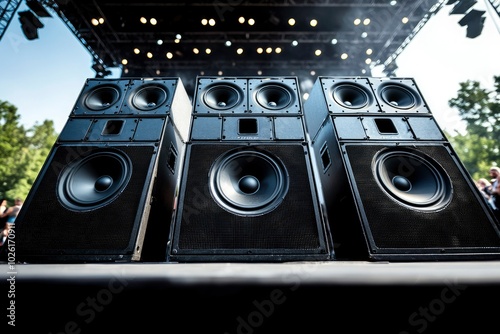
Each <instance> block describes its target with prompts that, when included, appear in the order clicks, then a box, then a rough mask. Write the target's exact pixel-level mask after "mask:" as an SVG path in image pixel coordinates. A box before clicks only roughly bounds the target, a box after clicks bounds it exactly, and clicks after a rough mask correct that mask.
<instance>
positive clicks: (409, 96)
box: [379, 84, 419, 109]
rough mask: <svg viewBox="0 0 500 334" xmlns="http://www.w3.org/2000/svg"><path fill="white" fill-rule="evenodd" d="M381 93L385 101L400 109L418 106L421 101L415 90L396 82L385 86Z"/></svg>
mask: <svg viewBox="0 0 500 334" xmlns="http://www.w3.org/2000/svg"><path fill="white" fill-rule="evenodd" d="M379 95H380V98H381V99H382V100H383V101H384V102H385V103H387V104H389V105H391V106H392V107H395V108H398V109H412V108H414V107H416V106H417V103H418V101H419V99H418V95H416V94H415V93H414V92H413V91H411V90H409V89H407V88H405V87H403V86H400V85H394V84H388V85H385V86H383V88H382V89H381V90H380V93H379Z"/></svg>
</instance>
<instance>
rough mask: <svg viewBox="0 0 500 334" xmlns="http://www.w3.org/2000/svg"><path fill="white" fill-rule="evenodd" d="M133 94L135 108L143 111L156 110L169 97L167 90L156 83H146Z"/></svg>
mask: <svg viewBox="0 0 500 334" xmlns="http://www.w3.org/2000/svg"><path fill="white" fill-rule="evenodd" d="M131 95H132V99H131V103H132V105H133V106H134V108H136V109H138V110H142V111H150V110H154V109H156V108H158V107H160V106H161V105H162V104H164V103H165V101H166V100H167V98H168V93H167V91H166V90H165V89H163V88H162V87H161V86H158V85H154V84H150V85H144V86H142V87H140V88H139V89H137V91H134V92H132V94H131Z"/></svg>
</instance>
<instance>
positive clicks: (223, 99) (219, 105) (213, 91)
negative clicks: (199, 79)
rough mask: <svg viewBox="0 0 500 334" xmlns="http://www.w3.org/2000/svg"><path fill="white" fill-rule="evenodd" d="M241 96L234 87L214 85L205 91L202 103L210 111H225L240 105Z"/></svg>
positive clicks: (238, 90)
mask: <svg viewBox="0 0 500 334" xmlns="http://www.w3.org/2000/svg"><path fill="white" fill-rule="evenodd" d="M242 96H243V93H242V92H241V91H240V89H238V88H236V87H233V86H230V85H221V84H216V85H214V86H212V87H210V88H208V89H207V90H206V92H205V94H204V96H203V101H204V102H205V104H206V105H207V106H209V107H210V108H212V109H217V110H227V109H231V108H234V107H235V106H237V105H238V104H240V103H241V102H242V100H243V99H242Z"/></svg>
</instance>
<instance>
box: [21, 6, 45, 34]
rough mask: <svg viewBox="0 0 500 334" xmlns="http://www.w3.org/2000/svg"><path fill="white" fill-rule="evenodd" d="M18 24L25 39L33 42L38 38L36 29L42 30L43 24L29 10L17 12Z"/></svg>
mask: <svg viewBox="0 0 500 334" xmlns="http://www.w3.org/2000/svg"><path fill="white" fill-rule="evenodd" d="M19 22H21V29H22V30H23V33H24V35H25V36H26V38H27V39H29V40H34V39H37V38H38V29H39V28H43V23H42V22H40V20H39V19H38V17H36V16H35V14H33V12H31V11H29V10H27V11H23V12H19Z"/></svg>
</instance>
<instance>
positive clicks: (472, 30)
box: [458, 9, 486, 38]
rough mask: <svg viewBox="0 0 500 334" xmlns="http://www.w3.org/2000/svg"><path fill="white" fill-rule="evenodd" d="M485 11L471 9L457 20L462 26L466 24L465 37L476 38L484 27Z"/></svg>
mask: <svg viewBox="0 0 500 334" xmlns="http://www.w3.org/2000/svg"><path fill="white" fill-rule="evenodd" d="M484 13H485V11H483V10H475V9H473V10H471V11H470V12H468V13H467V14H466V15H464V17H463V18H462V19H461V20H460V21H458V24H460V25H461V26H462V27H464V26H467V33H466V37H468V38H476V37H477V36H479V35H481V32H482V31H483V27H484V21H485V20H486V17H484V16H483V14H484Z"/></svg>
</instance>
